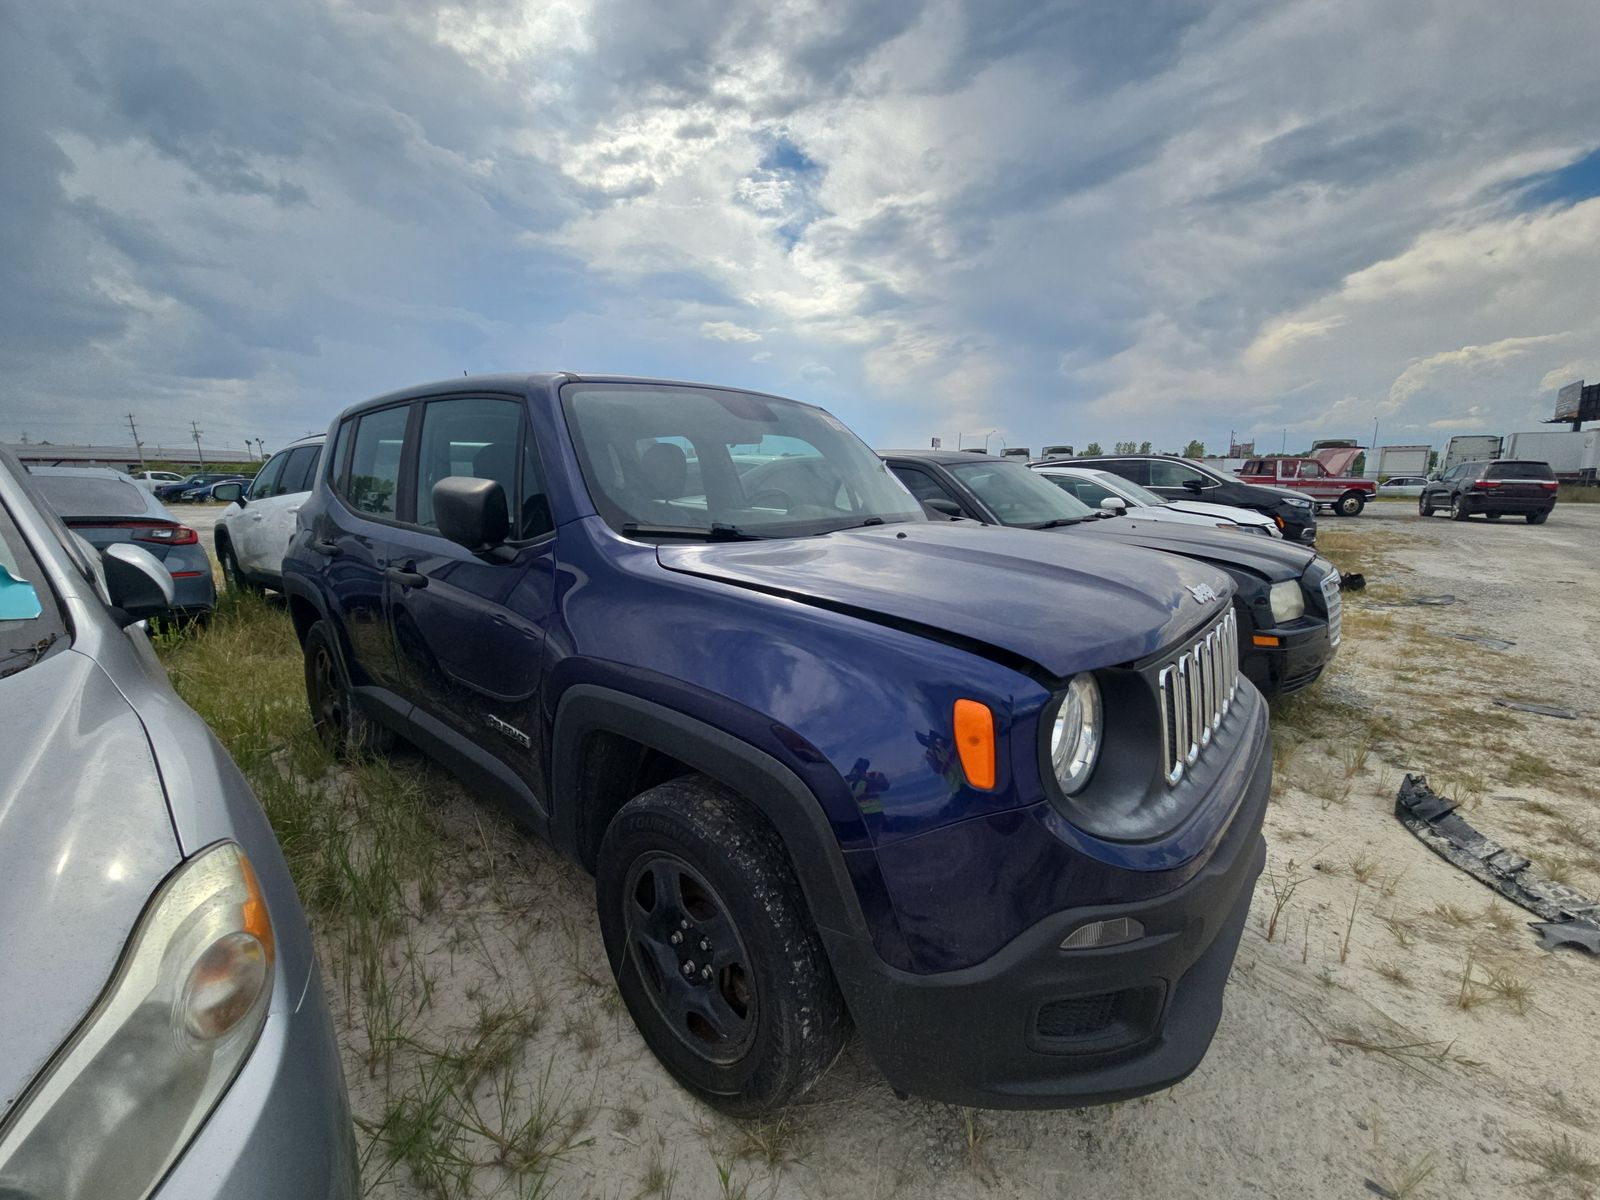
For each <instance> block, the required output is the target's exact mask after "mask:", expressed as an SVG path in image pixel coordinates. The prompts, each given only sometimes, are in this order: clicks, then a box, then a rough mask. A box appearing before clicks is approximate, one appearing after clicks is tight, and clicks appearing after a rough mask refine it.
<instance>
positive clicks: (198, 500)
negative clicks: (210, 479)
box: [178, 475, 250, 504]
mask: <svg viewBox="0 0 1600 1200" xmlns="http://www.w3.org/2000/svg"><path fill="white" fill-rule="evenodd" d="M249 482H250V477H249V476H248V475H228V476H226V477H224V478H222V479H219V480H217V481H216V482H215V483H203V484H201V485H200V486H199V487H194V488H190V489H189V490H187V491H185V492H181V493H179V495H178V500H179V502H181V503H183V504H212V503H220V501H219V500H218V499H217V495H216V489H217V488H219V487H221V486H223V485H224V484H228V483H243V484H248V483H249Z"/></svg>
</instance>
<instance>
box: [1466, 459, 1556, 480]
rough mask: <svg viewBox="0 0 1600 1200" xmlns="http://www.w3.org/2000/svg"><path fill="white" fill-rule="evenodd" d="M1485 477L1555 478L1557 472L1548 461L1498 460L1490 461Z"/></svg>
mask: <svg viewBox="0 0 1600 1200" xmlns="http://www.w3.org/2000/svg"><path fill="white" fill-rule="evenodd" d="M1483 477H1484V478H1485V479H1554V478H1555V477H1556V473H1555V472H1554V471H1552V470H1551V469H1550V464H1549V463H1547V462H1497V463H1490V464H1489V468H1488V470H1486V471H1485V472H1484V473H1483Z"/></svg>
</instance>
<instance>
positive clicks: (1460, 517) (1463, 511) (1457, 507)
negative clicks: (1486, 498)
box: [1450, 496, 1472, 521]
mask: <svg viewBox="0 0 1600 1200" xmlns="http://www.w3.org/2000/svg"><path fill="white" fill-rule="evenodd" d="M1471 515H1472V513H1471V512H1469V511H1468V510H1467V506H1466V504H1465V503H1464V502H1463V501H1462V499H1461V497H1460V496H1452V497H1451V498H1450V519H1451V520H1452V521H1465V520H1466V519H1467V518H1468V517H1470V516H1471Z"/></svg>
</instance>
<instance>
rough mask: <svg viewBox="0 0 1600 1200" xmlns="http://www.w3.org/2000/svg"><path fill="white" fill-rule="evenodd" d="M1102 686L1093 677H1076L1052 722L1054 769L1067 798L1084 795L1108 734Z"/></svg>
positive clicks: (1051, 752) (1063, 695)
mask: <svg viewBox="0 0 1600 1200" xmlns="http://www.w3.org/2000/svg"><path fill="white" fill-rule="evenodd" d="M1103 714H1104V709H1103V706H1102V705H1101V703H1100V685H1099V684H1097V683H1096V682H1095V679H1094V676H1093V675H1087V674H1084V675H1074V676H1073V677H1072V680H1071V682H1070V683H1068V684H1067V690H1066V691H1065V692H1064V693H1062V695H1061V698H1060V699H1058V700H1057V701H1056V704H1055V712H1054V715H1053V716H1052V717H1051V719H1050V765H1051V766H1052V767H1053V768H1054V770H1055V776H1056V784H1057V785H1058V786H1059V787H1060V788H1061V791H1062V793H1063V794H1064V795H1068V796H1070V795H1072V794H1073V793H1075V792H1078V791H1081V790H1082V789H1083V785H1084V784H1086V783H1088V782H1089V776H1090V775H1092V774H1094V764H1095V760H1096V759H1098V758H1099V757H1100V742H1101V738H1102V737H1103V735H1104V733H1105V719H1104V715H1103Z"/></svg>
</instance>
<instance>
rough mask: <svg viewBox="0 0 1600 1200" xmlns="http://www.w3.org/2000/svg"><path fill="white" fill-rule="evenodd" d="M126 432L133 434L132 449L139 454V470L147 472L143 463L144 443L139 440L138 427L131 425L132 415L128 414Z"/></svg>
mask: <svg viewBox="0 0 1600 1200" xmlns="http://www.w3.org/2000/svg"><path fill="white" fill-rule="evenodd" d="M128 431H129V432H130V433H132V434H133V448H134V449H135V450H137V451H138V452H139V470H141V471H145V470H148V468H147V467H146V466H145V462H144V443H143V442H141V441H140V440H139V427H138V426H137V425H135V424H134V423H133V414H132V413H129V414H128Z"/></svg>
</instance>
